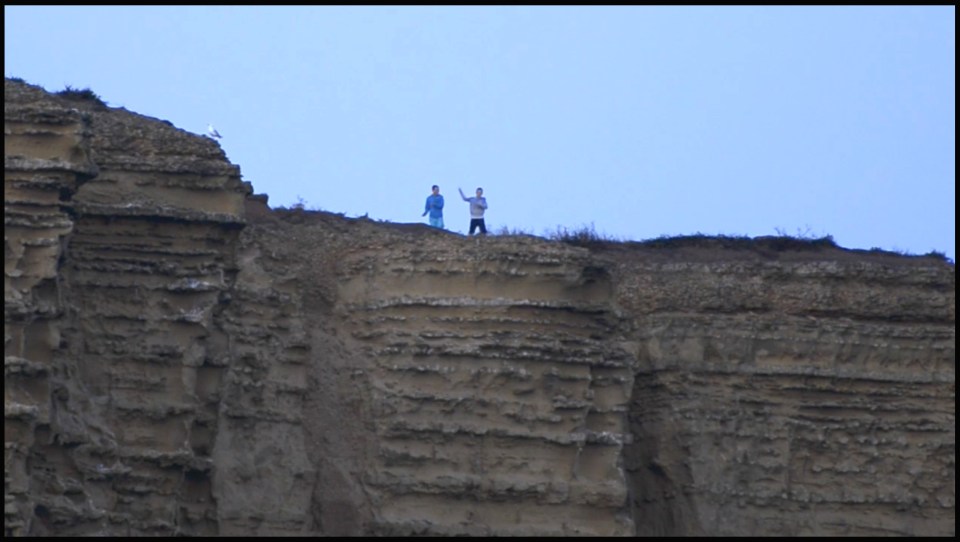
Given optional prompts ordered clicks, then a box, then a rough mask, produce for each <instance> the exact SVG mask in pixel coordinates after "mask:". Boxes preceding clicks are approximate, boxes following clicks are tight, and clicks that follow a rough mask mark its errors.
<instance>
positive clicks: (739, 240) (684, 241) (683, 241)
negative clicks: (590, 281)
mask: <svg viewBox="0 0 960 542" xmlns="http://www.w3.org/2000/svg"><path fill="white" fill-rule="evenodd" d="M775 231H776V233H777V234H776V235H769V236H760V237H748V236H746V235H707V234H704V233H700V232H697V233H695V234H693V235H674V236H668V235H661V236H660V237H657V238H655V239H646V240H642V241H633V240H629V239H620V238H617V237H614V236H610V235H606V234H603V233H598V232H597V231H596V229H595V228H594V226H593V224H592V223H591V224H590V225H589V226H587V225H584V226H581V227H580V228H572V229H571V228H567V227H564V226H558V227H557V228H556V229H555V230H553V231H548V232H546V233H545V234H544V235H543V237H544V238H545V239H547V240H550V241H557V242H561V243H567V244H570V245H575V246H580V247H586V248H591V247H593V248H600V247H603V246H609V245H615V244H638V245H642V246H645V247H651V248H668V249H669V248H674V249H676V248H724V249H751V248H763V249H766V250H772V251H774V252H786V251H817V250H822V249H828V248H835V249H840V250H847V249H844V248H843V247H841V246H840V245H838V244H837V243H836V241H835V240H834V238H833V236H832V235H814V234H812V233H811V232H810V230H809V228H808V229H807V230H805V231H800V230H799V229H798V230H797V233H796V234H793V235H791V234H789V233H787V232H786V231H784V230H782V229H781V228H776V229H775ZM493 233H495V234H496V235H533V234H531V233H528V232H524V231H520V230H509V229H507V228H506V227H502V228H500V230H498V231H496V232H493ZM870 252H883V253H890V254H899V255H900V256H907V257H914V258H936V259H939V260H943V261H947V262H950V261H951V260H950V259H949V258H947V256H946V254H944V253H943V252H938V251H936V250H931V251H930V252H928V253H926V254H910V253H908V252H904V251H898V250H893V251H889V250H883V249H880V248H873V249H871V250H870Z"/></svg>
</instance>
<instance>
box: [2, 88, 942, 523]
mask: <svg viewBox="0 0 960 542" xmlns="http://www.w3.org/2000/svg"><path fill="white" fill-rule="evenodd" d="M4 97H5V104H4V130H5V136H4V157H5V173H4V211H5V217H4V220H5V231H4V240H5V275H4V299H5V303H4V344H5V347H4V354H5V358H4V370H5V380H4V388H5V396H4V399H5V401H4V416H5V423H4V426H5V439H4V444H5V463H4V465H5V468H4V497H5V528H6V534H7V535H21V536H23V535H178V534H179V535H253V536H267V535H364V534H372V535H384V536H386V535H410V534H466V535H628V536H629V535H640V536H651V535H731V536H734V535H736V536H750V535H788V536H790V535H823V536H834V535H841V536H843V535H953V534H955V446H956V444H955V443H956V440H955V434H956V433H955V376H954V375H955V363H956V353H955V352H956V350H955V337H956V335H955V320H956V311H955V306H956V305H955V291H956V289H955V269H954V265H953V264H952V263H951V262H948V261H944V260H943V259H939V258H936V257H909V256H903V255H898V254H891V253H885V252H880V251H869V252H867V251H852V250H845V249H841V248H839V247H836V246H833V245H831V244H823V243H815V242H805V241H802V240H791V239H786V238H760V239H753V240H749V239H724V238H716V239H710V238H681V239H673V240H662V241H659V242H647V243H603V242H594V243H583V244H579V245H578V244H575V243H563V242H558V241H548V240H545V239H541V238H537V237H531V236H517V235H509V236H487V237H481V238H469V237H464V236H461V235H458V234H453V233H449V232H444V231H440V230H435V229H431V228H429V227H427V226H426V225H421V224H393V223H383V222H374V221H371V220H368V219H348V218H345V217H342V216H338V215H335V214H330V213H323V212H308V211H303V210H296V209H294V210H285V209H275V210H271V209H269V208H268V207H267V205H266V198H265V197H264V196H258V195H254V194H253V190H252V187H251V186H250V184H249V183H245V182H243V181H242V180H241V176H240V171H239V168H238V167H237V166H235V165H233V164H231V163H229V162H228V161H227V160H226V157H225V156H224V154H223V152H222V151H221V149H220V148H219V146H218V145H217V144H216V143H215V142H214V141H212V140H210V139H207V138H203V137H199V136H196V135H193V134H190V133H187V132H185V131H183V130H179V129H177V128H175V127H173V126H172V125H170V124H169V123H166V122H164V121H161V120H157V119H152V118H149V117H145V116H142V115H138V114H135V113H132V112H128V111H125V110H123V109H115V108H109V107H106V106H104V105H103V104H102V103H99V102H98V101H97V100H96V99H95V97H91V96H90V95H83V93H66V94H64V95H54V94H50V93H47V92H45V91H43V90H42V89H40V88H38V87H34V86H30V85H27V84H25V83H23V82H21V81H17V80H10V79H7V80H6V81H5V89H4Z"/></svg>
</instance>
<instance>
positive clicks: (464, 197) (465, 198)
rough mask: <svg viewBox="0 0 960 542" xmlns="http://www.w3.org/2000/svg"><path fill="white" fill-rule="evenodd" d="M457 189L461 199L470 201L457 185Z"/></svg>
mask: <svg viewBox="0 0 960 542" xmlns="http://www.w3.org/2000/svg"><path fill="white" fill-rule="evenodd" d="M457 191H458V192H460V197H461V198H463V201H470V198H468V197H467V196H464V195H463V190H460V187H459V186H458V187H457Z"/></svg>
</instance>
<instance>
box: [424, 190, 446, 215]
mask: <svg viewBox="0 0 960 542" xmlns="http://www.w3.org/2000/svg"><path fill="white" fill-rule="evenodd" d="M427 213H430V218H442V217H443V196H441V195H439V194H438V195H436V196H434V195H433V194H430V195H429V196H427V205H426V207H425V208H424V210H423V214H427Z"/></svg>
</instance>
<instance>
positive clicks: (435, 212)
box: [420, 185, 443, 228]
mask: <svg viewBox="0 0 960 542" xmlns="http://www.w3.org/2000/svg"><path fill="white" fill-rule="evenodd" d="M427 213H430V225H431V226H433V227H434V228H443V196H441V195H440V187H439V186H437V185H433V194H431V195H429V196H427V205H426V208H425V209H424V210H423V214H422V215H420V216H427Z"/></svg>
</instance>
